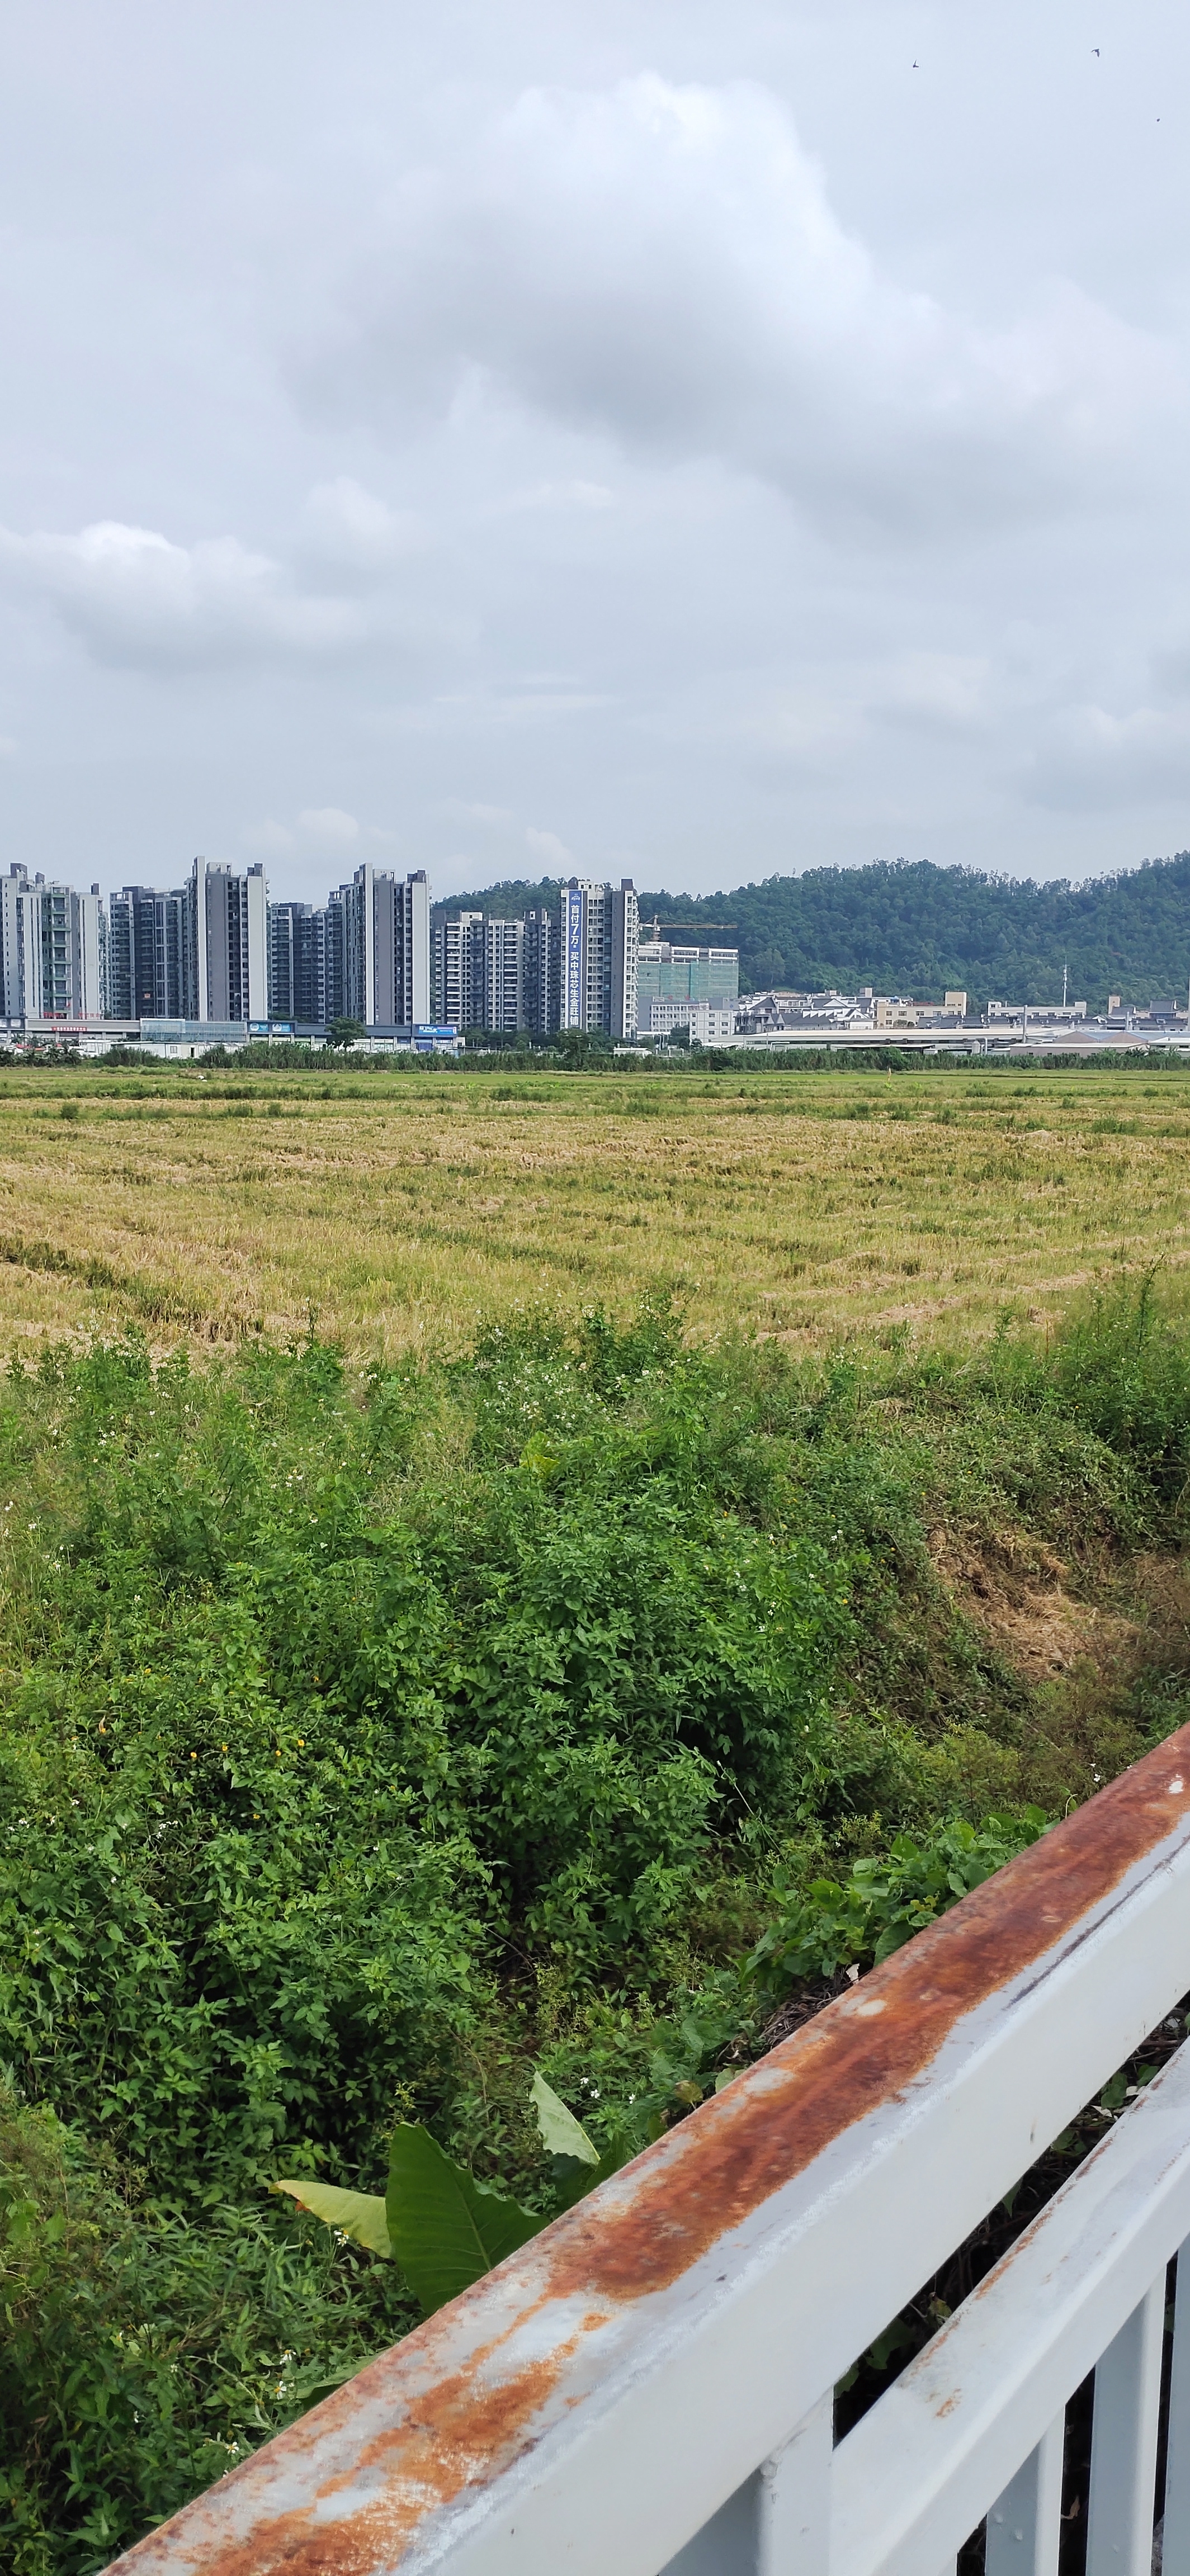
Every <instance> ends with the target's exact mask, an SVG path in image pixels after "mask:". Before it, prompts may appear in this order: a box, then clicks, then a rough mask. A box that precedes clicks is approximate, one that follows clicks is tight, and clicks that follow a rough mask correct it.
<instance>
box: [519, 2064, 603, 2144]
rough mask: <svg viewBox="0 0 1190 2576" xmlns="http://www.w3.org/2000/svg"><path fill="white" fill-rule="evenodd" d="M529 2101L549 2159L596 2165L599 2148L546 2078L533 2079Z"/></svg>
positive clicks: (542, 2076) (537, 2077)
mask: <svg viewBox="0 0 1190 2576" xmlns="http://www.w3.org/2000/svg"><path fill="white" fill-rule="evenodd" d="M529 2099H530V2101H531V2102H532V2104H533V2108H534V2110H535V2111H536V2113H537V2126H538V2128H539V2129H540V2131H541V2143H542V2145H543V2147H544V2148H545V2151H546V2154H547V2155H550V2156H574V2157H576V2158H577V2160H578V2162H579V2164H581V2165H597V2164H598V2163H599V2149H598V2147H597V2146H596V2145H595V2143H594V2141H593V2140H592V2139H591V2138H589V2137H588V2136H587V2132H586V2130H585V2129H584V2127H583V2125H582V2122H581V2120H576V2119H575V2116H574V2113H573V2111H568V2110H567V2108H566V2104H565V2103H564V2102H562V2101H560V2100H559V2098H558V2095H557V2094H556V2093H555V2092H554V2090H553V2087H552V2085H549V2084H547V2083H546V2080H545V2077H544V2075H540V2074H537V2075H535V2076H534V2078H533V2083H532V2087H531V2089H530V2094H529Z"/></svg>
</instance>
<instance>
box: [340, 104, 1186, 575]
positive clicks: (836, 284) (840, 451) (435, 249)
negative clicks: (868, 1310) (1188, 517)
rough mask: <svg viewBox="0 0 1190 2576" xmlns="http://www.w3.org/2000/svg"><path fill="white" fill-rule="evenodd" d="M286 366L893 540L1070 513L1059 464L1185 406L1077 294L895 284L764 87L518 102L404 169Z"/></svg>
mask: <svg viewBox="0 0 1190 2576" xmlns="http://www.w3.org/2000/svg"><path fill="white" fill-rule="evenodd" d="M294 373H295V380H296V381H297V382H299V383H300V385H301V387H302V388H303V390H304V392H305V395H306V398H307V400H308V401H309V402H310V403H311V404H312V405H313V406H314V407H315V408H316V409H319V410H321V411H322V412H323V413H326V414H330V415H332V416H334V415H335V414H337V413H352V412H354V414H355V415H356V416H358V417H361V418H365V419H369V420H372V421H381V422H387V423H388V424H389V425H390V426H391V425H393V424H394V423H396V422H399V421H401V420H405V419H408V417H409V416H410V413H411V410H412V409H415V408H416V407H417V406H418V405H421V406H422V407H428V408H429V409H431V410H432V409H434V408H437V409H439V410H446V409H449V408H450V406H451V405H452V404H453V405H454V406H455V407H456V410H457V409H458V406H459V405H460V404H462V406H463V412H464V413H466V410H467V407H468V406H469V405H473V404H474V401H475V399H476V396H477V394H480V395H482V392H483V389H484V387H485V386H486V387H488V388H490V389H492V390H494V391H495V392H496V393H497V394H500V395H503V396H504V397H505V398H507V397H512V398H513V399H515V401H516V402H518V403H519V404H521V405H525V406H528V407H529V408H530V409H531V410H535V411H538V412H544V413H547V414H549V415H551V416H552V417H553V418H554V419H555V420H557V421H559V422H562V423H565V424H569V425H571V426H573V427H575V428H578V429H582V430H590V429H595V430H599V431H603V432H610V433H611V434H612V435H613V436H614V437H616V438H617V439H619V440H620V441H622V442H623V443H624V444H625V445H627V446H631V447H634V448H636V449H637V450H639V451H646V452H649V453H653V454H659V455H661V456H669V457H676V456H682V457H698V456H700V455H714V456H718V457H720V458H722V459H724V460H726V461H727V462H728V463H729V464H731V465H733V466H734V467H736V468H737V469H742V470H744V471H745V472H747V473H750V474H755V475H760V476H762V477H764V478H766V479H768V480H771V481H773V482H775V483H777V484H778V485H779V486H780V487H781V488H782V489H783V490H785V491H786V492H788V493H789V494H791V495H792V496H793V497H795V498H796V499H797V500H798V501H799V503H801V504H802V505H803V506H805V507H806V508H807V509H809V510H810V511H811V512H812V513H814V514H816V515H818V516H820V517H822V518H824V519H825V520H826V521H827V522H829V523H835V524H837V523H839V522H840V521H841V520H842V521H848V520H856V521H859V522H862V523H863V524H868V525H870V524H871V523H872V522H876V523H880V522H883V523H884V524H885V525H886V526H887V527H888V528H889V529H890V530H893V531H895V532H900V533H920V532H921V531H923V530H930V529H933V530H938V531H941V530H946V529H950V528H953V527H954V526H955V525H956V524H961V523H963V522H964V521H966V520H968V519H969V518H970V517H971V516H972V514H973V513H974V512H976V511H978V512H979V513H981V514H982V517H983V519H984V520H985V521H986V518H987V516H988V514H989V513H991V514H993V515H994V516H996V517H998V518H1001V519H1003V518H1012V517H1014V516H1019V515H1021V514H1022V513H1024V514H1030V513H1033V512H1035V511H1037V510H1038V509H1042V508H1046V509H1051V510H1054V509H1058V508H1062V507H1066V506H1068V505H1069V502H1070V499H1071V497H1072V495H1071V477H1072V475H1075V476H1080V477H1081V476H1085V475H1087V474H1091V473H1093V472H1094V470H1095V468H1096V467H1097V465H1098V464H1099V463H1100V462H1101V461H1102V460H1103V459H1105V458H1110V457H1111V456H1113V455H1114V454H1116V453H1117V452H1118V451H1119V448H1120V446H1121V442H1126V441H1127V440H1128V439H1129V438H1130V437H1131V436H1132V435H1133V434H1134V433H1135V431H1136V429H1137V426H1138V424H1143V422H1144V421H1145V420H1146V419H1147V418H1148V417H1149V416H1150V415H1151V414H1153V413H1154V412H1161V413H1167V412H1168V411H1169V410H1170V408H1171V406H1173V407H1175V408H1176V409H1178V410H1180V409H1181V408H1182V407H1183V405H1184V401H1185V387H1184V383H1183V378H1182V374H1181V371H1180V369H1179V367H1178V366H1177V365H1176V364H1175V362H1174V360H1173V358H1172V357H1171V355H1170V354H1169V352H1168V350H1167V349H1166V347H1165V345H1164V343H1162V342H1161V341H1160V340H1159V339H1157V338H1155V337H1154V336H1152V335H1149V334H1146V333H1145V332H1143V331H1141V330H1139V329H1135V328H1132V327H1130V326H1129V325H1127V324H1126V323H1124V322H1122V321H1120V320H1118V319H1117V318H1116V317H1115V316H1114V315H1113V314H1112V313H1111V312H1110V311H1108V310H1107V309H1106V307H1104V306H1102V305H1099V304H1096V303H1095V302H1093V301H1092V300H1091V298H1090V297H1088V296H1087V295H1086V294H1084V293H1082V292H1081V291H1080V290H1078V289H1077V288H1075V287H1074V286H1073V285H1069V284H1064V283H1062V282H1061V281H1058V282H1056V283H1053V284H1050V285H1048V286H1044V287H1042V288H1041V289H1039V290H1038V291H1036V292H1035V293H1034V295H1033V297H1032V300H1031V302H1030V305H1029V309H1028V310H1027V311H1026V312H1024V313H1022V314H1021V315H1020V316H1019V318H1018V319H1017V320H1016V321H1015V322H1013V323H1011V324H1010V325H1008V326H1007V327H1004V326H998V327H996V328H994V329H991V328H987V327H980V326H979V325H977V324H976V323H974V322H971V321H969V320H968V319H967V318H966V317H965V316H963V315H961V314H956V313H953V312H950V311H948V310H947V309H946V308H945V307H944V305H943V304H942V303H941V302H940V301H939V300H937V299H936V298H934V297H932V296H930V295H927V294H924V293H921V292H915V291H910V290H909V289H907V288H906V287H904V286H902V285H901V284H899V283H898V282H897V281H896V280H895V279H894V278H892V277H890V276H888V275H886V274H884V273H882V271H881V269H880V268H879V266H878V264H877V262H876V261H875V260H874V259H873V257H872V256H871V255H870V253H869V251H868V250H867V248H866V247H865V245H864V244H863V242H862V241H861V240H860V239H858V238H857V237H856V236H855V235H853V234H852V233H850V232H848V231H847V230H846V229H845V228H844V226H843V225H842V224H841V223H840V222H839V220H838V218H837V216H836V215H835V213H834V211H833V209H832V206H831V204H830V201H829V198H828V195H827V191H826V186H825V181H824V178H823V174H822V171H821V169H820V167H819V165H818V163H817V162H816V161H815V160H814V159H813V158H812V157H811V156H810V155H809V154H808V153H807V152H806V151H805V150H804V149H803V148H802V145H801V143H800V141H799V138H798V135H797V131H796V129H795V126H794V124H793V121H792V119H791V117H790V115H789V112H788V110H787V108H786V107H785V106H784V104H783V103H782V102H781V101H780V100H779V99H777V98H776V97H775V96H774V95H773V94H772V93H771V92H770V91H768V90H766V89H764V88H763V87H761V86H759V85H757V84H755V83H750V82H744V81H736V82H730V83H725V84H723V85H722V86H720V87H718V88H712V87H707V86H695V85H687V86H683V87H679V86H676V85H674V84H672V83H669V82H666V81H664V80H661V79H659V78H658V77H657V76H656V75H654V74H651V73H649V74H642V75H640V76H638V77H636V78H633V79H627V80H623V81H621V82H619V83H617V84H616V86H615V87H613V88H610V89H606V90H594V91H592V90H587V91H566V90H544V89H533V90H529V91H527V92H525V94H524V95H523V96H522V97H521V98H520V100H519V101H518V103H517V105H516V106H515V108H514V109H513V110H512V112H511V113H510V114H509V115H507V116H506V117H505V118H504V119H503V120H502V121H500V122H499V123H497V124H495V125H494V126H492V127H491V128H490V129H489V131H488V133H487V134H486V136H484V137H483V138H482V139H481V141H480V143H479V145H478V147H476V146H475V145H474V144H472V143H471V142H470V139H469V142H468V150H467V155H466V158H465V159H464V158H462V157H461V156H460V158H459V160H458V161H457V162H454V163H452V162H451V161H450V160H449V158H448V157H446V156H444V157H443V158H442V159H441V160H440V162H439V163H438V165H437V166H436V167H433V168H430V169H423V170H422V171H420V172H418V173H416V174H415V175H413V176H407V177H406V178H405V179H404V181H403V182H402V184H401V185H400V186H399V187H398V188H397V190H396V191H395V195H394V200H393V204H392V211H391V214H390V216H389V217H388V218H387V221H386V224H385V226H384V230H383V238H382V239H381V241H380V242H379V243H378V245H377V248H376V250H375V252H374V254H373V255H372V257H371V259H370V261H369V262H368V263H366V264H364V265H363V266H361V267H360V268H358V269H357V271H356V273H355V274H354V276H353V277H352V278H351V279H350V280H348V281H346V282H345V283H340V284H339V285H338V287H337V290H336V300H335V312H334V315H333V317H331V318H329V319H328V322H327V326H326V328H325V330H324V332H323V333H322V335H321V338H320V339H317V340H313V341H311V342H310V344H308V345H307V347H306V349H305V351H304V353H303V355H302V357H301V358H300V360H296V359H295V361H294ZM563 488H567V487H560V486H557V485H552V484H544V485H541V486H538V487H536V489H537V492H538V494H539V495H544V494H546V493H547V492H550V493H554V492H557V491H559V490H560V489H563ZM579 488H580V487H579V486H577V485H575V484H573V483H572V484H571V485H570V486H569V487H568V489H569V493H570V496H571V498H573V497H574V496H575V494H576V493H577V491H578V490H579ZM586 489H587V491H588V493H589V494H593V493H595V492H597V491H599V490H600V487H598V486H596V485H588V486H587V487H586Z"/></svg>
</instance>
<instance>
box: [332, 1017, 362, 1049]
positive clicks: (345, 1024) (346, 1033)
mask: <svg viewBox="0 0 1190 2576" xmlns="http://www.w3.org/2000/svg"><path fill="white" fill-rule="evenodd" d="M367 1034H368V1032H367V1030H366V1028H365V1027H364V1024H363V1021H362V1020H347V1019H335V1020H332V1021H331V1022H330V1025H329V1027H328V1029H327V1033H326V1042H327V1045H328V1046H333V1047H342V1048H343V1049H344V1052H346V1049H347V1048H348V1047H353V1046H357V1045H358V1044H359V1041H360V1039H361V1038H366V1036H367Z"/></svg>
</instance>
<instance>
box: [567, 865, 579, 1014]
mask: <svg viewBox="0 0 1190 2576" xmlns="http://www.w3.org/2000/svg"><path fill="white" fill-rule="evenodd" d="M582 1024H583V897H582V889H581V887H579V886H568V887H567V889H566V1026H567V1028H568V1029H579V1028H581V1027H582Z"/></svg>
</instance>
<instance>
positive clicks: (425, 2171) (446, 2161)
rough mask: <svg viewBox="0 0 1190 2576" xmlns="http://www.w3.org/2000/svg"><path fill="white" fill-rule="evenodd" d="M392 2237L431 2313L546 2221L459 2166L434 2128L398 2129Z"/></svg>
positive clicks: (391, 2181)
mask: <svg viewBox="0 0 1190 2576" xmlns="http://www.w3.org/2000/svg"><path fill="white" fill-rule="evenodd" d="M384 2205H385V2211H386V2214H387V2218H388V2235H389V2242H390V2244H391V2246H392V2250H393V2253H394V2254H395V2256H396V2258H397V2261H398V2263H399V2264H400V2266H401V2270H402V2271H403V2273H404V2275H405V2278H406V2280H407V2281H408V2283H409V2287H410V2289H411V2290H412V2291H413V2293H414V2296H415V2297H416V2298H417V2299H419V2300H420V2301H421V2305H422V2308H423V2311H424V2313H425V2315H426V2316H432V2315H433V2313H434V2310H435V2308H441V2307H445V2305H446V2302H447V2300H448V2299H453V2298H457V2296H458V2293H459V2291H460V2290H465V2289H467V2288H468V2287H469V2286H470V2284H471V2282H472V2281H478V2280H479V2278H480V2275H481V2274H482V2273H484V2272H490V2271H491V2268H492V2265H493V2264H494V2263H502V2262H503V2260H504V2257H505V2255H506V2254H514V2253H515V2252H516V2249H517V2247H518V2245H525V2244H527V2243H528V2240H529V2238H530V2237H531V2236H536V2235H537V2233H538V2230H539V2229H540V2228H542V2227H544V2226H545V2224H546V2222H545V2219H544V2218H542V2217H540V2216H538V2215H537V2214H536V2213H535V2212H533V2211H530V2210H528V2209H522V2208H520V2206H519V2204H518V2203H517V2202H516V2201H515V2200H505V2199H504V2198H503V2196H502V2194H501V2193H499V2192H496V2191H489V2190H488V2189H487V2188H486V2186H485V2185H484V2184H483V2183H481V2182H475V2181H474V2180H473V2179H472V2176H471V2175H470V2174H469V2173H467V2172H466V2171H465V2170H464V2168H463V2166H462V2165H456V2164H452V2162H451V2160H450V2157H449V2156H447V2155H444V2154H443V2152H442V2149H441V2147H440V2146H439V2145H438V2144H437V2142H436V2140H435V2139H433V2138H432V2137H431V2136H430V2134H429V2131H428V2130H427V2129H422V2128H411V2127H410V2126H409V2125H408V2124H407V2123H405V2122H402V2124H401V2126H400V2127H399V2128H398V2129H397V2130H396V2131H395V2132H394V2135H393V2143H392V2154H391V2158H390V2161H389V2169H388V2191H387V2194H386V2196H385V2204H384Z"/></svg>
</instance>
